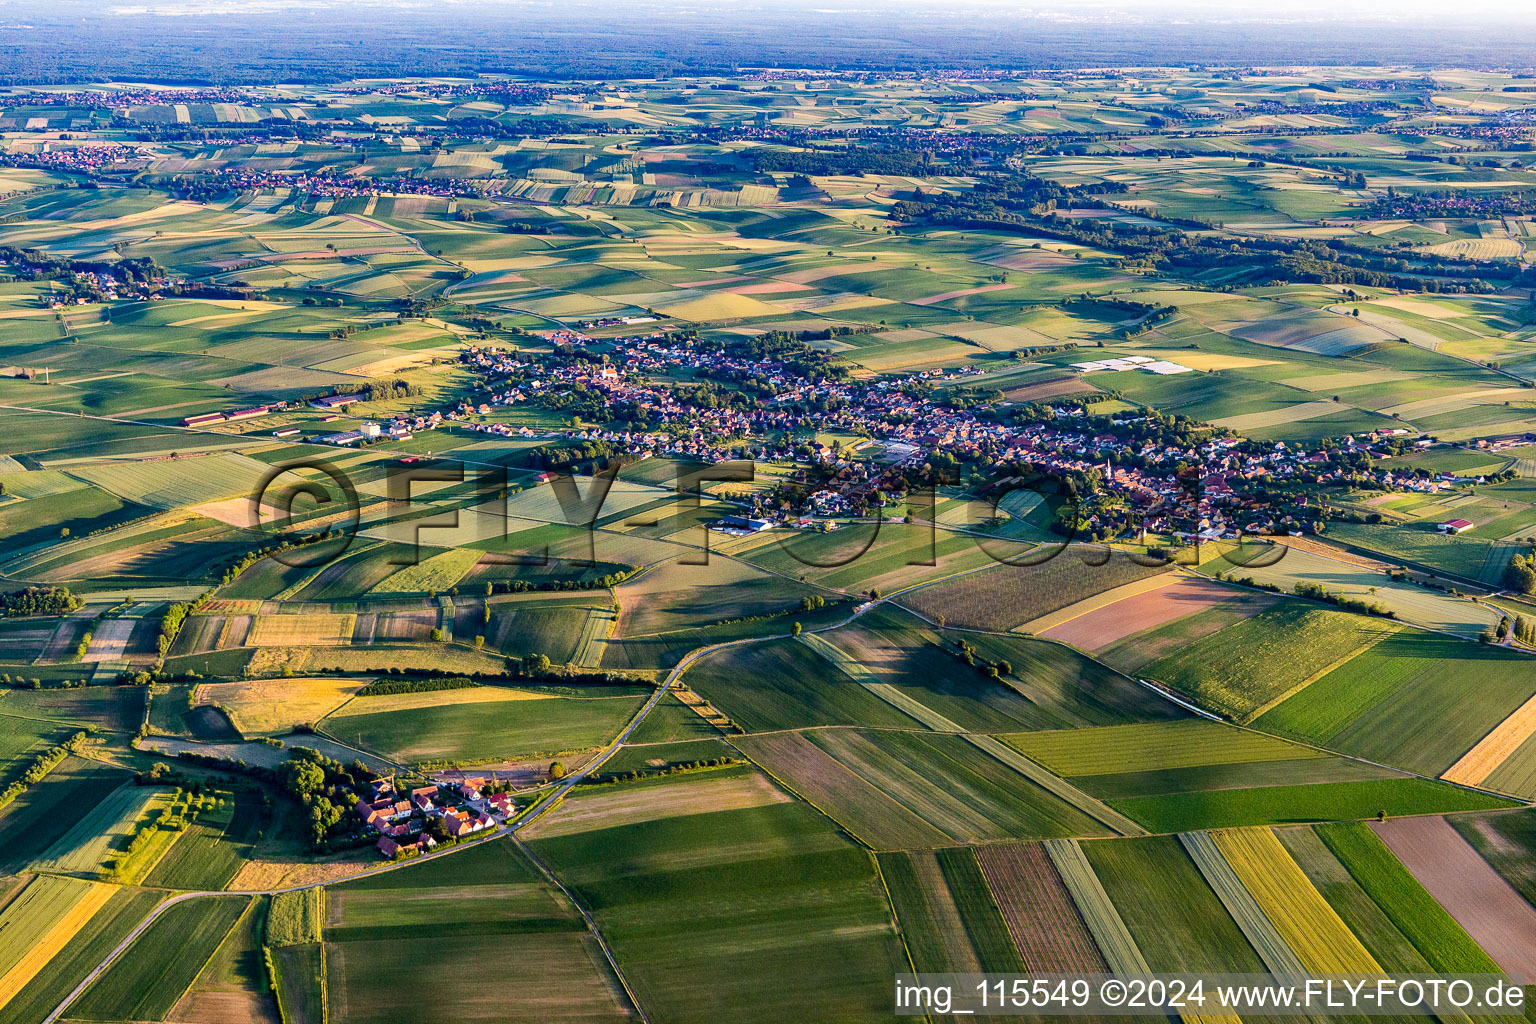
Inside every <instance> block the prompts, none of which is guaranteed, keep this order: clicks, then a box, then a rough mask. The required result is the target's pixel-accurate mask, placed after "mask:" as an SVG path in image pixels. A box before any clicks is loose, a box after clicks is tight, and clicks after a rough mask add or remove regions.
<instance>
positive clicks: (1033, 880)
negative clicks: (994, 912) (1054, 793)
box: [920, 843, 1106, 974]
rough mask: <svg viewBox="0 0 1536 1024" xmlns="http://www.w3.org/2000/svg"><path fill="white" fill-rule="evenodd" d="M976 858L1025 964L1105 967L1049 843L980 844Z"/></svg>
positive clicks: (1037, 969) (1070, 969) (1039, 969)
mask: <svg viewBox="0 0 1536 1024" xmlns="http://www.w3.org/2000/svg"><path fill="white" fill-rule="evenodd" d="M976 859H977V861H979V862H980V864H981V871H982V874H983V875H984V876H985V877H986V880H987V885H988V886H989V887H990V888H991V890H992V895H993V897H994V898H995V899H996V900H997V906H998V910H999V911H1000V912H1001V913H1002V915H1003V921H1004V922H1005V923H1006V924H1007V926H1008V932H1009V934H1010V935H1012V936H1013V943H1014V945H1015V946H1017V947H1018V950H1019V954H1020V956H1021V957H1023V960H1024V967H1025V969H1026V970H1028V971H1031V972H1034V973H1063V974H1065V973H1075V972H1085V973H1086V972H1093V971H1102V970H1105V969H1106V967H1105V963H1104V958H1103V957H1101V956H1100V955H1099V950H1098V947H1097V946H1095V945H1094V944H1093V938H1092V936H1090V935H1089V934H1088V926H1087V925H1086V924H1085V923H1084V921H1083V916H1082V915H1081V914H1079V913H1078V911H1077V907H1076V906H1075V905H1074V904H1073V902H1072V895H1071V894H1070V893H1069V892H1068V891H1067V887H1066V886H1065V885H1064V884H1063V883H1062V880H1061V875H1059V874H1058V873H1057V871H1056V867H1055V865H1053V864H1052V863H1051V859H1050V857H1048V856H1046V853H1045V849H1044V847H1042V846H1041V845H1040V844H1039V843H1010V844H1007V845H998V846H981V847H978V848H977V850H976ZM920 969H921V968H920Z"/></svg>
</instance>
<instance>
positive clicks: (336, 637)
mask: <svg viewBox="0 0 1536 1024" xmlns="http://www.w3.org/2000/svg"><path fill="white" fill-rule="evenodd" d="M356 622H357V616H356V615H352V614H347V615H340V614H336V613H334V612H317V613H314V614H306V615H258V616H256V618H255V619H253V620H252V621H251V632H250V635H249V636H247V637H246V641H245V642H246V645H247V646H250V647H292V646H305V647H315V646H323V647H337V646H344V645H346V644H349V643H351V642H352V627H353V625H354V624H355V623H356Z"/></svg>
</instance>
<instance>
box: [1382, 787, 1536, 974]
mask: <svg viewBox="0 0 1536 1024" xmlns="http://www.w3.org/2000/svg"><path fill="white" fill-rule="evenodd" d="M1371 828H1373V829H1375V830H1376V834H1377V835H1379V836H1380V837H1381V839H1382V841H1383V842H1385V843H1386V844H1387V846H1388V848H1390V849H1391V851H1392V852H1393V853H1394V854H1396V855H1397V859H1398V860H1400V861H1402V862H1403V866H1404V867H1406V868H1407V869H1408V870H1409V871H1410V872H1412V873H1413V877H1415V878H1417V879H1418V880H1419V884H1421V885H1422V886H1424V888H1426V889H1428V890H1429V894H1430V895H1431V896H1433V897H1434V898H1435V899H1436V900H1438V901H1439V903H1440V905H1441V906H1442V907H1444V908H1445V909H1446V911H1447V912H1448V913H1449V914H1450V915H1451V916H1452V917H1454V918H1455V919H1456V920H1457V922H1458V923H1459V924H1460V925H1461V926H1462V927H1463V928H1465V929H1466V930H1467V934H1468V935H1470V936H1472V938H1473V939H1474V940H1476V942H1477V944H1478V945H1479V946H1482V947H1483V950H1484V951H1485V952H1486V953H1487V954H1488V955H1489V956H1491V957H1493V959H1494V961H1495V962H1496V963H1497V964H1498V965H1499V966H1500V967H1502V968H1503V969H1504V970H1505V971H1507V972H1509V973H1510V974H1522V975H1524V976H1525V977H1526V978H1527V979H1530V978H1536V907H1532V906H1531V905H1530V904H1529V903H1527V902H1525V900H1524V899H1523V898H1521V896H1520V894H1519V893H1518V892H1516V891H1515V889H1514V887H1513V886H1511V885H1510V884H1509V883H1508V882H1506V881H1505V880H1504V879H1503V878H1502V877H1501V876H1500V875H1499V873H1498V872H1496V871H1494V870H1493V868H1492V867H1491V866H1489V864H1488V862H1487V861H1485V860H1483V858H1482V857H1481V856H1479V855H1478V852H1477V851H1476V850H1475V849H1473V848H1472V845H1471V844H1470V843H1468V842H1467V841H1466V840H1465V839H1463V838H1462V837H1461V833H1459V832H1457V831H1456V830H1455V829H1454V828H1452V827H1451V824H1450V822H1448V821H1446V820H1445V819H1444V818H1434V817H1430V818H1401V819H1398V820H1397V821H1388V822H1382V823H1379V824H1373V825H1372V826H1371Z"/></svg>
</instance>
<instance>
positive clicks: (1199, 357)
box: [1135, 348, 1278, 371]
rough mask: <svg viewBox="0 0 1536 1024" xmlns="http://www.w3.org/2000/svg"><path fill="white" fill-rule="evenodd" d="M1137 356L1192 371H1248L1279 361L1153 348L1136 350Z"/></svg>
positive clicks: (1190, 350) (1217, 353)
mask: <svg viewBox="0 0 1536 1024" xmlns="http://www.w3.org/2000/svg"><path fill="white" fill-rule="evenodd" d="M1135 354H1136V355H1139V356H1149V357H1151V358H1153V359H1167V360H1169V361H1170V362H1175V363H1178V364H1179V365H1180V366H1187V367H1189V368H1190V369H1191V370H1201V371H1204V370H1246V369H1249V368H1250V367H1254V366H1274V365H1275V364H1276V363H1277V362H1278V360H1275V359H1254V358H1253V357H1252V356H1229V355H1223V354H1221V353H1219V352H1196V351H1194V350H1192V349H1166V350H1159V349H1153V348H1146V349H1142V348H1139V349H1137V350H1136V353H1135Z"/></svg>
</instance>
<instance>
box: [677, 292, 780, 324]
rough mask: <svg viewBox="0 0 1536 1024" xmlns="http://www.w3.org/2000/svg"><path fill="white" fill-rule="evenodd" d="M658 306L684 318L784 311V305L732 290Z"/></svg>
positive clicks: (713, 318)
mask: <svg viewBox="0 0 1536 1024" xmlns="http://www.w3.org/2000/svg"><path fill="white" fill-rule="evenodd" d="M656 308H657V309H659V310H661V311H662V312H663V313H665V314H667V315H668V316H677V317H682V318H683V319H684V320H731V319H737V318H740V317H748V316H772V315H773V314H775V313H782V312H784V310H783V308H782V307H779V306H770V305H769V304H768V303H766V302H763V301H761V300H759V299H754V298H753V297H752V296H750V295H734V294H732V293H730V292H716V293H715V294H713V295H708V296H705V297H704V298H702V299H693V300H692V301H689V302H675V303H666V304H658V305H657V307H656Z"/></svg>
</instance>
